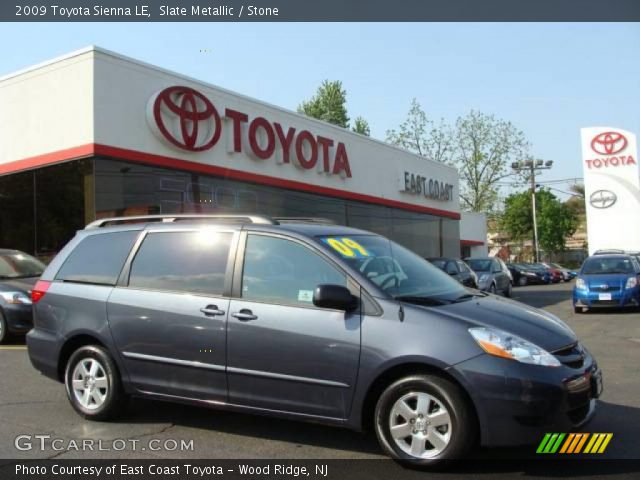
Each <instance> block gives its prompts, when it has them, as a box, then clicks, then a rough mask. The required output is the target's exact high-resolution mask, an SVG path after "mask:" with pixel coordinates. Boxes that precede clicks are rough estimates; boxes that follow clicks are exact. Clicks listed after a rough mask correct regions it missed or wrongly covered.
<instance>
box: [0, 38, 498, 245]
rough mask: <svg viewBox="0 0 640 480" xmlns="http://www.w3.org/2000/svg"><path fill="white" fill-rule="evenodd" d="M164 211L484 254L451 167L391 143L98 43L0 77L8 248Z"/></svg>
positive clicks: (1, 190) (54, 241)
mask: <svg viewBox="0 0 640 480" xmlns="http://www.w3.org/2000/svg"><path fill="white" fill-rule="evenodd" d="M165 213H167V214H174V213H238V214H242V213H260V214H265V215H271V216H277V217H322V218H327V219H330V220H333V221H335V222H336V223H339V224H345V225H350V226H354V227H358V228H363V229H366V230H370V231H374V232H377V233H380V234H382V235H385V236H388V237H390V238H392V239H394V240H395V241H397V242H399V243H401V244H403V245H405V246H407V247H408V248H410V249H412V250H414V251H415V252H417V253H418V254H420V255H423V256H425V257H427V256H454V257H458V256H460V255H464V256H467V255H473V256H478V255H486V251H487V250H486V222H485V221H484V218H483V216H482V215H480V216H478V215H466V214H465V215H464V216H463V215H462V214H461V211H460V206H459V184H458V172H457V171H456V169H455V168H452V167H450V166H447V165H444V164H442V163H438V162H434V161H430V160H427V159H425V158H423V157H420V156H417V155H414V154H412V153H409V152H406V151H404V150H401V149H398V148H396V147H393V146H390V145H387V144H385V143H383V142H380V141H377V140H374V139H371V138H368V137H365V136H362V135H359V134H356V133H353V132H350V131H349V130H346V129H343V128H340V127H337V126H334V125H330V124H328V123H325V122H322V121H318V120H315V119H312V118H308V117H305V116H303V115H299V114H297V113H294V112H291V111H289V110H286V109H283V108H279V107H276V106H273V105H269V104H267V103H264V102H261V101H259V100H255V99H251V98H248V97H245V96H242V95H239V94H236V93H233V92H230V91H228V90H224V89H221V88H218V87H215V86H212V85H209V84H207V83H205V82H202V81H199V80H195V79H192V78H188V77H186V76H184V75H179V74H176V73H173V72H169V71H167V70H164V69H162V68H158V67H155V66H152V65H148V64H145V63H142V62H139V61H136V60H133V59H130V58H127V57H124V56H122V55H119V54H116V53H113V52H109V51H106V50H103V49H100V48H96V47H90V48H86V49H83V50H81V51H77V52H74V53H71V54H69V55H66V56H64V57H60V58H56V59H54V60H51V61H48V62H45V63H42V64H40V65H36V66H33V67H30V68H27V69H24V70H22V71H19V72H16V73H13V74H10V75H7V76H5V77H2V78H0V248H16V249H20V250H23V251H26V252H29V253H35V254H36V255H40V256H48V255H52V254H53V253H55V252H57V251H58V250H60V248H61V247H62V246H63V245H64V244H65V243H66V242H67V241H68V240H69V239H70V238H71V237H72V236H73V235H74V233H75V231H76V230H78V229H81V228H83V227H84V225H86V224H87V223H89V222H91V221H93V220H95V219H98V218H105V217H113V216H128V215H146V214H165ZM461 218H462V220H461ZM461 223H462V225H461ZM461 232H462V237H461Z"/></svg>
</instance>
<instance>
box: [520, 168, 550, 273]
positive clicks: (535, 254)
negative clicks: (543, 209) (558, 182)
mask: <svg viewBox="0 0 640 480" xmlns="http://www.w3.org/2000/svg"><path fill="white" fill-rule="evenodd" d="M552 166H553V160H547V161H544V160H540V159H537V160H532V159H529V160H525V161H524V162H513V163H512V164H511V168H512V169H513V170H514V171H516V172H523V171H528V172H529V175H530V178H531V212H532V214H533V249H534V250H533V258H534V260H535V261H536V262H537V261H538V260H539V259H540V248H539V247H538V221H537V218H536V170H549V169H550V168H551V167H552Z"/></svg>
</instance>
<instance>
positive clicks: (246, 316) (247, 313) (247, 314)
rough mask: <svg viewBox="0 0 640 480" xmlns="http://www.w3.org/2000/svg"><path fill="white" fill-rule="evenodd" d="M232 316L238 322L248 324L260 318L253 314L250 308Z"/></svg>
mask: <svg viewBox="0 0 640 480" xmlns="http://www.w3.org/2000/svg"><path fill="white" fill-rule="evenodd" d="M231 316H232V317H235V318H237V319H238V320H242V321H243V322H246V321H248V320H256V319H257V318H258V316H257V315H254V314H253V312H252V311H251V310H249V309H248V308H243V309H242V310H240V311H239V312H235V313H232V314H231Z"/></svg>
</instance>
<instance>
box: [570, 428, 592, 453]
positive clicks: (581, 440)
mask: <svg viewBox="0 0 640 480" xmlns="http://www.w3.org/2000/svg"><path fill="white" fill-rule="evenodd" d="M580 435H582V438H580V441H579V442H578V445H576V449H575V450H574V452H573V453H580V452H581V451H582V447H583V445H584V443H585V442H586V441H587V438H589V434H588V433H581V434H580Z"/></svg>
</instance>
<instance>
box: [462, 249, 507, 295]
mask: <svg viewBox="0 0 640 480" xmlns="http://www.w3.org/2000/svg"><path fill="white" fill-rule="evenodd" d="M466 261H467V264H468V265H469V266H470V267H471V269H472V270H473V271H474V272H476V275H478V288H479V289H480V290H483V291H485V292H489V293H500V294H502V295H504V296H505V297H510V296H511V289H512V286H513V279H512V278H511V272H509V269H508V268H507V265H506V264H505V263H504V262H503V261H502V259H500V258H498V257H484V258H468V259H467V260H466Z"/></svg>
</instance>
